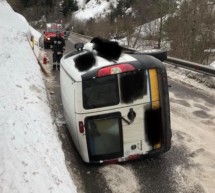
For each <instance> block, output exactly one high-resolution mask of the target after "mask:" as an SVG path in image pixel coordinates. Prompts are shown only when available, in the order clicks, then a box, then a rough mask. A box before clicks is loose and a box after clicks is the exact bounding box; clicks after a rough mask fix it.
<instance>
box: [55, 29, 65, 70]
mask: <svg viewBox="0 0 215 193" xmlns="http://www.w3.org/2000/svg"><path fill="white" fill-rule="evenodd" d="M52 46H53V47H52V51H53V70H56V68H58V70H60V59H61V58H62V56H63V52H64V50H65V41H64V39H63V38H62V37H61V32H59V31H58V32H56V37H55V38H53V40H52Z"/></svg>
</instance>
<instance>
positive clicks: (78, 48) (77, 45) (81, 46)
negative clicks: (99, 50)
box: [74, 43, 84, 51]
mask: <svg viewBox="0 0 215 193" xmlns="http://www.w3.org/2000/svg"><path fill="white" fill-rule="evenodd" d="M74 48H75V49H76V50H77V51H80V50H83V48H84V44H83V43H76V44H75V46H74Z"/></svg>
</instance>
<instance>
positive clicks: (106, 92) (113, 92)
mask: <svg viewBox="0 0 215 193" xmlns="http://www.w3.org/2000/svg"><path fill="white" fill-rule="evenodd" d="M118 103H119V91H118V84H117V75H114V76H113V75H112V76H105V77H100V78H94V79H91V80H85V81H83V105H84V108H85V109H92V108H98V107H105V106H111V105H117V104H118Z"/></svg>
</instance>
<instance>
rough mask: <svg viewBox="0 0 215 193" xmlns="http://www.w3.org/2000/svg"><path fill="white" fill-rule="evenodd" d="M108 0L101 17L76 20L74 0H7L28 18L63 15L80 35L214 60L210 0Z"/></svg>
mask: <svg viewBox="0 0 215 193" xmlns="http://www.w3.org/2000/svg"><path fill="white" fill-rule="evenodd" d="M88 1H89V0H88ZM88 1H85V3H87V2H88ZM106 1H108V2H110V8H109V9H110V10H109V11H108V13H107V14H106V15H105V17H104V16H103V15H101V17H97V18H90V19H88V20H84V21H80V20H78V19H77V18H75V17H74V13H75V11H77V10H78V9H79V7H78V4H77V1H75V0H64V1H60V0H8V2H9V3H10V4H11V6H12V7H13V9H14V10H15V11H17V12H19V13H21V14H23V15H24V16H25V17H26V18H27V19H28V20H29V21H38V20H41V18H45V19H44V22H47V21H49V22H52V21H58V20H60V19H62V18H63V20H64V21H65V22H67V23H68V24H69V26H72V27H73V30H74V31H75V32H78V33H81V34H84V35H88V36H92V37H93V36H100V37H103V38H113V37H114V38H116V39H121V38H125V37H126V44H127V46H129V47H132V48H135V49H142V48H144V47H153V48H161V49H167V50H168V51H169V54H170V55H171V56H174V57H177V58H182V59H186V60H189V61H193V62H198V63H203V64H208V63H210V62H211V61H212V60H215V1H214V0H178V1H176V0H118V4H117V6H114V4H112V3H111V2H112V1H111V0H106ZM179 2H180V3H179ZM98 3H99V1H98Z"/></svg>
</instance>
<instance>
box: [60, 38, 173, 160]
mask: <svg viewBox="0 0 215 193" xmlns="http://www.w3.org/2000/svg"><path fill="white" fill-rule="evenodd" d="M75 46H76V48H77V51H75V52H71V53H68V54H66V55H65V56H64V57H63V58H62V59H61V70H60V85H61V96H62V103H63V108H64V113H65V118H66V122H67V125H68V129H69V131H70V134H71V136H72V139H73V142H74V144H75V146H76V148H77V150H78V152H79V154H80V156H81V157H82V159H83V161H84V162H88V163H113V162H122V161H126V160H133V159H138V158H141V157H148V156H150V157H151V156H154V155H159V154H161V153H164V152H166V151H168V150H169V149H170V147H171V137H172V134H171V128H170V109H169V94H168V82H167V74H166V69H165V66H164V65H163V63H162V62H161V61H159V60H158V59H156V58H155V57H153V56H150V55H147V54H150V53H147V54H146V53H138V52H135V51H131V50H126V49H124V48H122V47H120V46H119V45H118V44H117V43H112V42H109V41H106V40H102V39H99V38H98V39H94V40H93V41H91V43H88V44H86V45H85V46H84V47H83V46H82V44H76V45H75ZM113 52H114V53H113ZM153 54H155V55H157V56H158V57H161V58H165V53H160V54H159V52H157V53H153Z"/></svg>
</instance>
